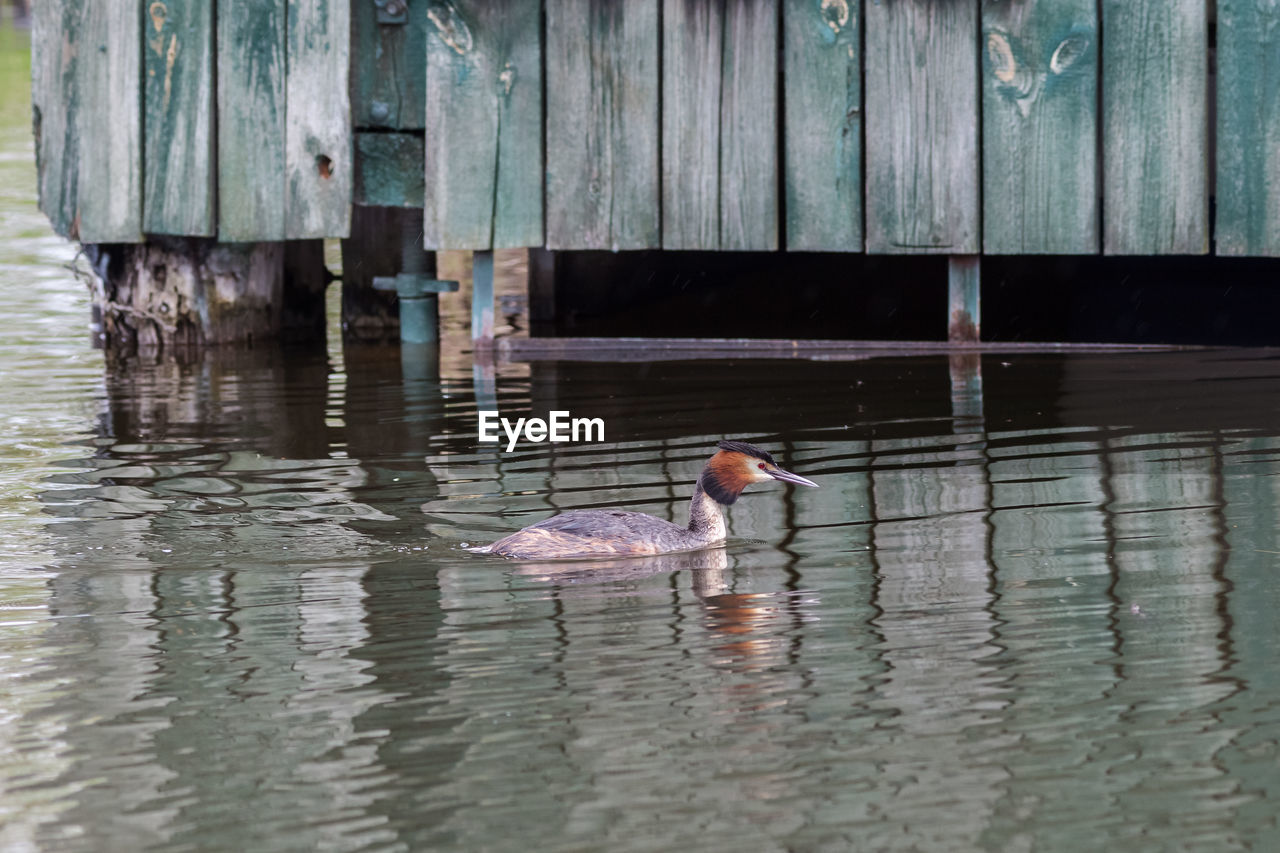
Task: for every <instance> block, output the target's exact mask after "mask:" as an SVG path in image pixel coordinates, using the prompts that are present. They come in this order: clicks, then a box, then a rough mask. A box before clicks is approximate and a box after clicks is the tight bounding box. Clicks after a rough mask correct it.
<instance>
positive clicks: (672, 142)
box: [33, 0, 1280, 279]
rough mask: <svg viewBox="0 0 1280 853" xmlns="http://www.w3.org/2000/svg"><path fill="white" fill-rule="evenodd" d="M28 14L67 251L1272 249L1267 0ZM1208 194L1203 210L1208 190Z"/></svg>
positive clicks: (772, 2)
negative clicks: (406, 221) (417, 239)
mask: <svg viewBox="0 0 1280 853" xmlns="http://www.w3.org/2000/svg"><path fill="white" fill-rule="evenodd" d="M214 8H215V6H214V4H211V3H209V2H206V0H163V2H160V0H157V1H156V2H152V0H112V2H110V3H106V2H100V0H42V2H41V3H39V4H36V7H35V10H34V14H35V41H34V50H35V63H34V67H35V71H34V78H35V79H34V91H33V100H34V112H35V127H36V135H37V151H38V158H39V170H40V197H41V205H42V208H43V210H44V211H45V212H46V213H47V214H48V216H49V218H50V220H51V222H52V223H53V225H54V227H55V229H56V230H57V231H58V232H59V233H61V234H63V235H66V236H68V237H71V238H74V239H78V240H81V241H83V242H86V243H134V242H139V241H144V240H147V239H148V238H149V235H186V236H193V237H208V238H216V239H217V240H218V241H222V242H261V241H279V240H302V239H313V238H321V237H351V236H352V233H353V213H352V210H353V205H354V206H356V214H355V218H356V220H357V222H356V224H355V231H356V233H357V234H359V233H360V232H361V225H360V222H359V219H360V217H361V216H362V215H363V214H362V209H364V208H368V207H398V208H421V209H422V211H423V225H422V232H423V234H424V246H425V248H427V249H470V250H477V251H488V250H492V249H495V248H505V247H545V248H549V249H554V250H586V249H606V250H634V249H699V250H723V251H736V250H758V251H772V250H786V251H831V252H866V253H872V254H894V253H908V254H910V253H932V254H944V255H950V256H954V257H956V258H957V259H959V260H958V261H957V263H956V264H954V265H953V276H954V275H958V276H959V277H960V278H962V279H963V278H964V276H965V275H966V274H967V273H966V269H967V268H966V267H965V265H964V264H965V263H966V262H965V261H964V260H963V259H964V258H965V257H967V256H973V255H980V254H984V253H985V254H1098V253H1102V254H1111V255H1164V254H1204V253H1208V252H1210V251H1214V252H1216V253H1218V254H1222V255H1263V256H1278V255H1280V85H1277V81H1280V35H1278V34H1280V8H1278V7H1277V5H1276V3H1275V2H1273V0H1216V3H1214V2H1210V0H863V2H861V3H860V2H858V1H857V0H626V2H618V1H617V0H501V1H500V0H451V1H450V2H444V0H308V2H296V1H294V2H290V1H289V0H220V2H218V3H217V4H216V15H215V14H214V12H213V11H212V10H213V9H214ZM1211 196H1212V197H1213V200H1214V202H1215V203H1214V204H1213V205H1212V206H1211V204H1210V200H1211Z"/></svg>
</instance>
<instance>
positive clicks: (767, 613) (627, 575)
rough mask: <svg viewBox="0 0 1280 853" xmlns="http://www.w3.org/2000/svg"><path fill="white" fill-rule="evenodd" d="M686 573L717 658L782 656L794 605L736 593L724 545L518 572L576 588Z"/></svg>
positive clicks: (745, 662)
mask: <svg viewBox="0 0 1280 853" xmlns="http://www.w3.org/2000/svg"><path fill="white" fill-rule="evenodd" d="M676 572H685V573H687V575H688V577H689V579H690V586H691V588H692V591H693V594H694V595H695V596H696V597H697V600H698V601H699V603H700V604H701V605H702V611H703V620H702V621H703V625H704V626H705V627H706V630H707V637H708V639H710V640H711V641H712V645H711V646H710V647H709V648H710V651H712V652H713V653H714V655H715V661H714V662H715V663H717V664H721V665H725V666H729V667H731V668H733V669H735V670H738V671H747V670H757V669H762V668H765V667H768V666H772V665H774V664H777V663H780V662H782V661H783V659H784V658H785V656H786V654H787V646H788V641H787V637H786V636H785V631H786V627H787V625H786V624H785V623H788V622H789V620H790V619H791V615H792V614H791V610H792V608H790V607H788V606H787V603H788V601H789V599H790V598H791V595H790V594H788V593H784V592H734V591H732V583H733V573H732V571H731V570H730V568H729V555H728V553H727V552H726V551H725V549H724V548H710V549H704V550H700V551H687V552H681V553H675V554H660V555H656V556H652V557H641V558H630V559H625V560H571V561H565V562H559V563H531V564H526V565H523V566H521V567H520V568H518V569H516V570H515V572H514V574H517V575H520V576H523V577H526V578H530V579H534V580H538V581H543V582H546V583H552V584H555V585H556V586H558V587H560V588H561V590H565V589H568V588H572V587H584V586H594V585H600V584H608V583H619V582H623V583H625V582H628V581H640V580H644V579H646V578H650V577H654V576H656V575H663V574H673V573H676Z"/></svg>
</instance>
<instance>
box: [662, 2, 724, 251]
mask: <svg viewBox="0 0 1280 853" xmlns="http://www.w3.org/2000/svg"><path fill="white" fill-rule="evenodd" d="M723 35H724V4H723V2H717V0H664V5H663V9H662V246H663V248H664V249H718V248H720V72H721V67H722V66H721V62H722V55H721V54H722V51H721V41H722V38H723Z"/></svg>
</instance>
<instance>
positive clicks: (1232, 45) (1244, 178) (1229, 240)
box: [1214, 0, 1280, 257]
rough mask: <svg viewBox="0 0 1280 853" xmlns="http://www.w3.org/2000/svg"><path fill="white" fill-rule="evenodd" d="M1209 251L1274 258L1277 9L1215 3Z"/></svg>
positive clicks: (1262, 3) (1228, 0) (1278, 243)
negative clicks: (1212, 240)
mask: <svg viewBox="0 0 1280 853" xmlns="http://www.w3.org/2000/svg"><path fill="white" fill-rule="evenodd" d="M1217 96H1218V98H1217V110H1218V134H1217V137H1218V139H1217V159H1218V163H1217V166H1218V168H1217V205H1216V208H1215V210H1216V216H1217V220H1216V222H1215V229H1214V232H1215V235H1216V250H1217V253H1218V254H1220V255H1267V256H1271V257H1275V256H1280V147H1278V146H1277V145H1276V140H1277V139H1280V7H1277V5H1276V3H1275V2H1273V0H1218V92H1217Z"/></svg>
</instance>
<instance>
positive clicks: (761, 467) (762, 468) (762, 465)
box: [756, 462, 764, 471]
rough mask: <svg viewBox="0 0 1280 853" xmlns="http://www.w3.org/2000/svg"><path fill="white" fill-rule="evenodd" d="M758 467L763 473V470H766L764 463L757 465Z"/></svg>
mask: <svg viewBox="0 0 1280 853" xmlns="http://www.w3.org/2000/svg"><path fill="white" fill-rule="evenodd" d="M756 467H757V468H759V469H760V470H761V471H763V470H764V463H763V462H761V463H760V464H759V465H757V466H756Z"/></svg>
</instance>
